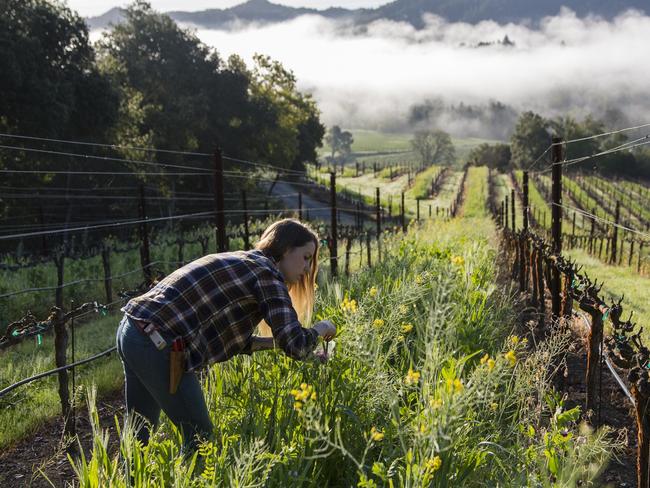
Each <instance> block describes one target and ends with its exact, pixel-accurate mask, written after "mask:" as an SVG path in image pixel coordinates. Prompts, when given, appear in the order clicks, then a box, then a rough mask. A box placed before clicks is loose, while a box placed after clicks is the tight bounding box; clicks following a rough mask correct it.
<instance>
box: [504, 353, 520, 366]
mask: <svg viewBox="0 0 650 488" xmlns="http://www.w3.org/2000/svg"><path fill="white" fill-rule="evenodd" d="M503 356H504V357H505V358H506V359H507V360H508V362H509V363H510V366H513V367H514V365H515V364H517V355H516V354H515V351H513V350H512V349H510V350H509V351H508V352H507V353H505V354H504V355H503Z"/></svg>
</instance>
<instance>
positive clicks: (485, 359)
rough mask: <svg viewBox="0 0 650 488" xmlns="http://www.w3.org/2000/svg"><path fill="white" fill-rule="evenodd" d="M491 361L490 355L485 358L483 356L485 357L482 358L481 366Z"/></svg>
mask: <svg viewBox="0 0 650 488" xmlns="http://www.w3.org/2000/svg"><path fill="white" fill-rule="evenodd" d="M489 360H490V355H489V354H486V355H485V356H483V357H482V358H481V364H485V363H487V362H488V361H489Z"/></svg>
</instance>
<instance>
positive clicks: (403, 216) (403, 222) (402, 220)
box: [400, 192, 406, 232]
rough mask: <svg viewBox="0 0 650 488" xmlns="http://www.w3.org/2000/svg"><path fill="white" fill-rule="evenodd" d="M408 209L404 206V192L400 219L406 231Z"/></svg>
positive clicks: (403, 229)
mask: <svg viewBox="0 0 650 488" xmlns="http://www.w3.org/2000/svg"><path fill="white" fill-rule="evenodd" d="M405 213H406V209H405V208H404V192H402V205H401V207H400V221H401V223H402V232H406V217H405Z"/></svg>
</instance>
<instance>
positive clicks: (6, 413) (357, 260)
mask: <svg viewBox="0 0 650 488" xmlns="http://www.w3.org/2000/svg"><path fill="white" fill-rule="evenodd" d="M234 244H237V243H236V242H234V243H233V245H234ZM352 253H353V254H352V255H351V257H350V270H351V272H356V271H358V270H359V269H362V267H363V266H364V265H363V263H365V262H366V259H367V258H366V256H367V251H366V249H365V246H364V250H363V254H361V253H360V249H359V246H358V244H357V245H355V247H354V248H353V249H352ZM338 255H339V256H341V262H340V266H339V273H343V272H344V266H345V241H344V240H339V250H338ZM328 257H329V252H328V251H327V249H326V248H325V247H323V248H322V250H321V260H322V267H323V270H322V272H321V278H322V279H323V280H327V279H328V276H329V261H328ZM377 257H378V255H377V248H376V246H374V247H373V248H372V250H371V259H372V260H373V261H376V260H377ZM99 293H100V294H99V297H101V296H102V295H101V290H100V291H99ZM120 307H121V304H116V306H114V307H112V309H111V310H110V311H109V312H110V313H109V314H108V315H107V316H101V315H100V314H90V315H89V316H88V317H87V318H85V319H84V320H81V321H77V327H76V341H75V349H76V352H75V354H76V359H77V360H79V359H83V358H86V357H90V356H93V355H95V354H97V353H99V352H102V351H105V350H107V349H108V348H110V347H112V346H114V345H115V333H116V331H117V327H118V325H119V321H120V319H121V317H122V314H121V313H119V308H120ZM68 347H69V348H70V344H69V345H68ZM68 351H70V349H68ZM69 354H70V352H69ZM0 358H2V363H1V364H0V389H2V388H4V387H6V386H9V385H11V384H13V383H15V382H17V381H19V380H21V379H23V378H28V377H30V376H33V375H35V374H38V373H41V372H43V371H48V370H50V369H54V368H55V367H56V366H55V362H54V336H53V335H52V334H51V333H45V334H43V335H42V341H41V344H38V340H37V338H36V337H32V338H29V339H27V340H25V341H23V342H21V343H20V344H18V345H16V346H12V347H11V348H9V349H7V350H5V351H2V352H0ZM77 377H78V381H77V383H78V385H83V386H81V387H80V389H81V390H85V386H87V385H88V384H89V382H90V381H91V380H92V381H93V382H94V383H95V384H96V386H97V389H98V391H99V394H100V395H105V394H108V393H110V392H112V391H114V390H115V389H116V388H120V387H121V386H122V384H123V373H122V366H121V363H120V362H119V360H118V359H117V355H116V354H115V353H113V354H112V355H111V356H109V357H107V358H102V359H99V360H97V361H95V362H92V363H89V364H88V365H84V366H81V367H79V368H78V369H77ZM57 381H58V380H57V379H56V376H50V377H47V378H45V379H42V380H38V381H37V382H35V383H33V384H32V385H30V386H24V387H19V388H18V389H16V390H14V392H12V393H10V394H9V395H8V396H6V397H3V398H1V399H0V449H5V448H7V447H8V446H10V445H11V444H12V443H14V442H15V441H17V440H19V439H21V438H23V437H25V436H28V435H30V434H31V433H33V432H34V431H35V430H36V429H37V428H38V427H39V425H41V424H42V423H43V422H44V421H45V420H47V419H49V418H51V417H54V416H56V415H57V414H59V413H60V411H61V403H60V401H59V397H58V393H57V388H58V382H57ZM81 401H82V402H83V399H82V400H81ZM18 413H19V415H18Z"/></svg>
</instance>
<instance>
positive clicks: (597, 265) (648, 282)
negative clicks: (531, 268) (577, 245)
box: [565, 249, 650, 344]
mask: <svg viewBox="0 0 650 488" xmlns="http://www.w3.org/2000/svg"><path fill="white" fill-rule="evenodd" d="M565 254H567V255H568V256H570V257H571V258H572V259H575V260H576V261H577V262H578V264H580V265H582V266H583V272H584V273H586V274H587V275H588V276H589V277H590V278H591V279H592V281H593V280H594V279H598V282H599V283H604V284H603V289H602V292H601V296H602V297H604V298H605V299H606V300H609V301H610V302H611V301H614V300H617V301H618V300H619V299H620V298H621V296H623V295H625V300H624V301H623V304H622V305H623V310H624V318H626V319H627V317H628V315H629V312H632V311H633V312H634V319H633V320H634V321H637V322H638V323H639V325H641V326H644V327H645V331H644V332H645V333H644V341H645V343H646V344H648V343H650V329H648V327H647V326H648V324H650V301H648V296H650V278H648V277H646V276H639V274H638V273H637V272H636V268H635V267H634V265H633V267H631V268H630V267H628V266H611V265H608V264H604V263H603V262H602V261H600V260H599V259H598V258H597V257H594V256H591V255H589V253H588V252H587V251H584V250H582V249H571V250H567V251H566V252H565Z"/></svg>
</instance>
